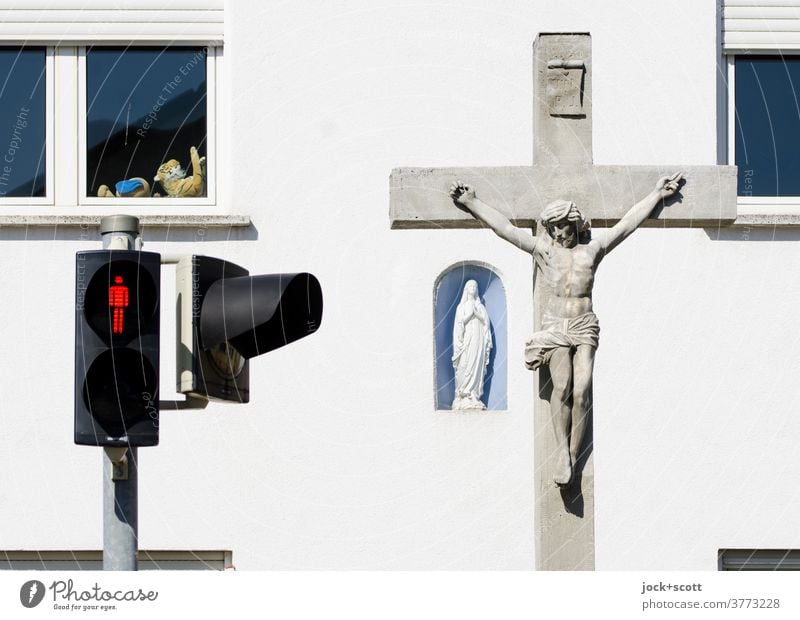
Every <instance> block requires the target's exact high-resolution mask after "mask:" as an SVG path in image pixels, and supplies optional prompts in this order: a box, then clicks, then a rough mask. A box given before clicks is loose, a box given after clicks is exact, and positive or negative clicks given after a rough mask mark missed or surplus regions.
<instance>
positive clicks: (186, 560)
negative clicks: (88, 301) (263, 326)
mask: <svg viewBox="0 0 800 620" xmlns="http://www.w3.org/2000/svg"><path fill="white" fill-rule="evenodd" d="M138 560H139V570H225V569H227V568H232V567H233V560H232V553H231V552H230V551H142V550H140V551H139V552H138ZM0 570H103V552H102V551H0Z"/></svg>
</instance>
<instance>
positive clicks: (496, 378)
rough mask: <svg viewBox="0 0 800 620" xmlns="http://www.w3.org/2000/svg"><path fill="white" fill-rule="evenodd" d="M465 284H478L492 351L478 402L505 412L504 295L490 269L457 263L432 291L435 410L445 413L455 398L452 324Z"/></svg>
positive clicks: (499, 281)
mask: <svg viewBox="0 0 800 620" xmlns="http://www.w3.org/2000/svg"><path fill="white" fill-rule="evenodd" d="M468 280H475V281H476V282H477V283H478V293H479V295H480V298H481V301H482V302H483V305H484V306H485V307H486V312H487V313H488V315H489V322H490V331H491V335H492V343H493V346H492V350H491V353H490V355H489V366H488V368H487V370H486V379H485V381H484V389H483V397H482V399H481V400H482V401H483V402H484V404H486V408H487V409H492V410H499V409H507V408H508V398H507V387H506V386H507V376H508V365H507V360H508V354H507V353H508V351H507V345H506V332H507V328H506V323H507V316H508V313H507V310H506V294H505V289H504V287H503V282H502V280H501V279H500V276H499V275H498V274H497V272H496V271H495V270H494V268H492V267H490V266H488V265H481V264H476V263H468V262H463V263H457V264H455V265H453V266H452V267H449V268H448V269H446V270H445V271H444V272H442V274H441V275H440V276H439V278H437V280H436V284H435V285H434V291H433V306H434V307H433V320H434V324H433V325H434V327H433V330H434V337H435V343H434V344H435V347H434V355H435V360H434V366H435V370H436V376H435V385H434V389H435V408H436V409H437V410H449V409H451V407H452V405H453V398H454V396H455V372H454V369H453V362H452V358H453V323H454V321H455V315H456V308H457V307H458V304H459V302H460V301H461V295H462V292H463V290H464V285H465V284H466V283H467V281H468Z"/></svg>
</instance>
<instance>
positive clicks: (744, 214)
mask: <svg viewBox="0 0 800 620" xmlns="http://www.w3.org/2000/svg"><path fill="white" fill-rule="evenodd" d="M736 213H737V216H736V221H735V222H734V226H800V196H787V197H780V198H775V197H771V196H763V197H739V199H738V200H737V209H736Z"/></svg>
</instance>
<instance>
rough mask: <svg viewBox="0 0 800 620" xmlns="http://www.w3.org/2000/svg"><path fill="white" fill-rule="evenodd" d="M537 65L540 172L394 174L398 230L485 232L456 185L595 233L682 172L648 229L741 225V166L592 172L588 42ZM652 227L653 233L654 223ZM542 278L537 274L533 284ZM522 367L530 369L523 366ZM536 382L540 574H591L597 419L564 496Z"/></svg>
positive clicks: (521, 220) (541, 380)
mask: <svg viewBox="0 0 800 620" xmlns="http://www.w3.org/2000/svg"><path fill="white" fill-rule="evenodd" d="M533 66H534V102H535V104H534V110H533V129H534V131H533V134H534V146H533V160H534V165H533V166H527V167H524V166H519V167H502V168H497V167H495V168H398V169H395V170H393V171H392V176H391V196H390V218H391V226H392V228H396V229H408V228H477V227H479V226H481V224H480V222H478V221H477V220H476V219H474V218H473V217H472V216H471V215H469V214H468V213H465V212H462V211H460V210H458V209H457V208H455V206H454V204H453V199H452V198H451V197H450V195H449V188H450V186H451V184H452V183H454V182H456V181H457V180H462V181H464V182H465V183H470V184H471V185H473V186H476V187H479V188H480V198H481V199H482V200H483V201H485V202H486V203H488V204H491V205H493V206H494V207H495V208H496V209H497V210H498V211H500V212H501V213H502V214H503V215H505V216H506V217H507V218H508V219H509V220H511V221H512V222H513V223H514V224H515V225H516V226H518V227H523V228H535V226H536V222H537V220H538V216H539V214H540V212H541V211H542V210H543V208H544V207H545V206H546V205H547V204H549V203H550V202H552V201H554V200H556V199H559V198H565V199H568V200H571V201H574V202H575V203H577V204H578V205H579V206H580V209H581V211H582V212H583V213H584V214H585V216H586V217H588V218H589V219H591V221H592V225H593V226H595V227H596V226H611V225H613V224H614V223H616V222H617V221H618V220H619V219H620V218H621V217H622V216H623V215H624V214H625V212H626V211H627V209H628V208H630V206H631V205H633V204H635V203H636V202H637V200H639V199H640V198H641V197H642V196H645V195H647V194H648V193H649V192H650V191H651V190H652V189H653V183H654V182H655V180H656V179H659V178H660V177H665V176H671V175H672V173H674V172H675V170H681V171H682V172H683V174H684V178H685V180H686V183H685V185H684V186H683V187H681V189H680V196H681V198H682V201H681V204H680V205H679V206H677V207H675V208H670V209H666V210H664V211H661V210H660V208H656V210H655V211H654V212H653V213H652V215H651V218H652V219H651V220H649V221H650V222H652V223H653V224H651V225H657V226H662V227H664V226H666V227H701V226H715V227H716V226H720V225H726V224H731V223H732V222H733V221H734V220H735V218H736V168H735V167H734V166H675V165H670V166H663V167H662V166H594V165H592V106H591V103H592V80H591V78H592V59H591V38H590V36H589V34H587V33H583V34H564V33H558V34H540V35H539V36H538V37H537V38H536V41H535V42H534V46H533ZM654 220H655V221H654ZM644 225H645V226H647V225H648V224H647V222H646V223H645V224H644ZM536 276H537V274H536V272H534V281H535V278H536ZM541 288H542V287H535V294H534V298H535V299H534V301H535V307H536V316H535V317H534V322H535V324H534V325H533V326H532V327H533V330H538V329H540V328H541V311H540V310H541V308H542V304H543V303H544V300H543V299H542V297H543V294H542V293H541V292H540V291H539V289H541ZM606 346H609V345H608V344H607V345H606ZM611 346H613V345H611ZM512 367H513V365H512ZM518 367H519V368H522V360H520V364H519V366H518ZM536 375H538V376H536V378H535V380H534V383H535V390H536V394H537V395H538V399H537V400H536V405H535V411H534V422H535V440H534V450H535V463H536V471H535V486H536V489H535V502H536V510H535V532H536V541H535V542H536V567H537V569H539V570H593V569H594V466H593V460H592V452H593V435H592V421H591V414H590V415H589V421H588V428H587V431H586V434H585V438H584V442H583V445H582V448H581V457H580V459H579V461H578V463H577V464H576V468H575V469H576V478H575V480H574V482H573V483H572V484H571V485H569V486H566V487H561V488H559V487H557V486H555V485H554V484H553V471H554V469H555V467H556V463H555V455H556V454H557V449H556V443H555V437H554V433H553V431H552V429H551V420H550V411H549V409H550V407H549V404H548V403H549V394H550V389H551V382H550V375H549V370H548V369H547V368H546V367H542V368H541V369H540V370H539V371H538V372H537V373H536ZM590 412H591V410H590Z"/></svg>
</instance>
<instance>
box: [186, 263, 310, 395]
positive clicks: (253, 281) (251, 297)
mask: <svg viewBox="0 0 800 620" xmlns="http://www.w3.org/2000/svg"><path fill="white" fill-rule="evenodd" d="M177 292H178V328H177V332H178V333H177V340H178V352H177V370H178V384H177V390H178V391H179V392H182V393H184V394H188V395H192V396H199V397H202V398H208V399H214V400H223V401H232V402H239V403H246V402H248V401H249V400H250V368H249V360H250V359H251V358H253V357H255V356H257V355H261V354H263V353H267V352H269V351H272V350H274V349H277V348H279V347H282V346H284V345H286V344H289V343H291V342H294V341H295V340H298V339H300V338H303V337H305V336H308V335H309V334H313V333H314V332H315V331H317V329H318V328H319V326H320V322H321V321H322V289H321V288H320V285H319V282H318V281H317V279H316V278H315V277H314V276H313V275H311V274H310V273H289V274H286V273H282V274H271V275H257V276H251V275H249V272H248V271H247V270H246V269H245V268H244V267H240V266H239V265H235V264H233V263H230V262H227V261H224V260H220V259H218V258H212V257H210V256H186V257H184V258H182V259H181V260H180V262H179V263H178V267H177Z"/></svg>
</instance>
